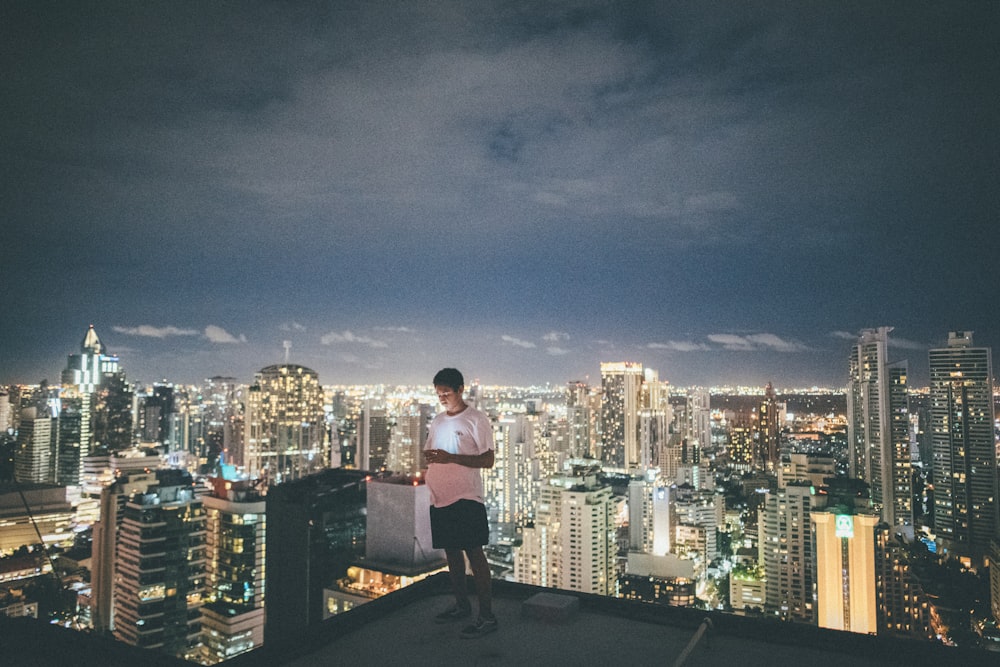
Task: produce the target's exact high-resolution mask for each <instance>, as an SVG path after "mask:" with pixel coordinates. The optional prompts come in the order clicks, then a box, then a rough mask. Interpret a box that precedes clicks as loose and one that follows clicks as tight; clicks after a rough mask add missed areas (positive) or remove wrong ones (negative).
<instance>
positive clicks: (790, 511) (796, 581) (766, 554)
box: [760, 483, 815, 623]
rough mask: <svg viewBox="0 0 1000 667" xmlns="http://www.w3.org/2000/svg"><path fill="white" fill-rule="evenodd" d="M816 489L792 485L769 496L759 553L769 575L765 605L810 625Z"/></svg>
mask: <svg viewBox="0 0 1000 667" xmlns="http://www.w3.org/2000/svg"><path fill="white" fill-rule="evenodd" d="M812 506H813V489H812V487H811V486H810V485H809V483H792V484H789V485H788V486H787V487H786V488H780V489H778V490H777V492H775V493H768V494H767V498H766V500H765V502H764V508H763V509H762V510H761V519H760V552H761V561H763V563H764V571H765V572H766V574H767V584H766V588H765V604H766V608H767V609H768V610H769V611H772V612H774V613H776V614H777V615H779V616H781V617H782V618H788V619H791V620H796V621H803V622H806V623H811V622H813V621H814V619H815V610H814V609H813V593H812V589H813V575H812V572H813V555H812V543H811V540H810V534H809V515H810V512H811V510H812Z"/></svg>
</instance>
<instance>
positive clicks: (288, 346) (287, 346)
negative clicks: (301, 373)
mask: <svg viewBox="0 0 1000 667" xmlns="http://www.w3.org/2000/svg"><path fill="white" fill-rule="evenodd" d="M281 345H282V347H284V348H285V363H286V364H287V363H288V352H289V350H291V349H292V341H290V340H285V341H282V342H281Z"/></svg>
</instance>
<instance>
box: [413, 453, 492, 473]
mask: <svg viewBox="0 0 1000 667" xmlns="http://www.w3.org/2000/svg"><path fill="white" fill-rule="evenodd" d="M424 459H425V460H426V461H427V463H457V464H458V465H460V466H465V467H466V468H492V467H493V462H494V453H493V450H492V449H487V450H486V451H485V452H483V453H482V454H451V453H449V452H446V451H444V450H443V449H428V450H426V451H425V452H424Z"/></svg>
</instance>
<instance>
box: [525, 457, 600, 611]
mask: <svg viewBox="0 0 1000 667" xmlns="http://www.w3.org/2000/svg"><path fill="white" fill-rule="evenodd" d="M614 519H615V503H614V500H613V497H612V490H611V487H609V486H603V485H601V484H599V483H598V481H597V475H596V471H586V472H583V471H581V474H578V475H562V476H554V477H551V478H549V479H548V480H546V481H545V482H544V483H543V484H542V487H541V489H540V496H539V501H538V512H537V514H536V516H535V522H534V524H533V525H529V526H527V527H525V529H524V533H523V541H522V544H521V546H520V547H517V548H515V550H514V576H515V579H516V580H517V581H518V582H520V583H525V584H532V585H535V586H545V587H550V588H561V589H563V590H570V591H580V592H583V593H595V594H597V595H611V594H613V593H614V583H615V579H616V571H615V564H616V558H617V545H616V538H615V521H614Z"/></svg>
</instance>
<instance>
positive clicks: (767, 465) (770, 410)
mask: <svg viewBox="0 0 1000 667" xmlns="http://www.w3.org/2000/svg"><path fill="white" fill-rule="evenodd" d="M780 420H781V415H780V410H779V404H778V398H777V395H776V394H775V393H774V387H773V386H772V385H771V383H770V382H768V383H767V386H766V387H764V400H763V401H761V404H760V409H759V410H758V421H757V455H756V457H755V458H756V463H757V466H758V468H759V469H760V470H767V471H769V472H775V471H777V469H778V468H780V467H781V456H780V453H779V448H778V445H779V439H780V437H781V421H780Z"/></svg>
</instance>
